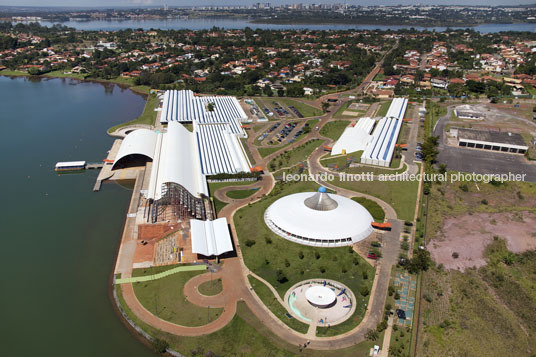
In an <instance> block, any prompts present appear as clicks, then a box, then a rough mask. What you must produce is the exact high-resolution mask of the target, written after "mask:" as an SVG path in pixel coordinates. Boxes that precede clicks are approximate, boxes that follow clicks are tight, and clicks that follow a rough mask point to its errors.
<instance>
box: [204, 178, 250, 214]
mask: <svg viewBox="0 0 536 357" xmlns="http://www.w3.org/2000/svg"><path fill="white" fill-rule="evenodd" d="M254 182H255V181H236V182H209V183H208V190H209V192H210V196H211V198H212V200H213V201H214V208H215V209H216V214H218V213H219V212H220V211H221V209H222V208H223V207H225V206H227V202H222V201H220V200H218V199H217V198H216V197H214V192H216V191H217V190H219V189H220V188H222V187H227V186H244V185H251V184H252V183H254Z"/></svg>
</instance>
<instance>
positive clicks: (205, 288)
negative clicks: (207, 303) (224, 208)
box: [197, 279, 223, 296]
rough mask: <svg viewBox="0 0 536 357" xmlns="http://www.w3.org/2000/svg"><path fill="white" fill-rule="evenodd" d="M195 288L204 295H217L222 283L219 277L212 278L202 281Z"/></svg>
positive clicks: (221, 288)
mask: <svg viewBox="0 0 536 357" xmlns="http://www.w3.org/2000/svg"><path fill="white" fill-rule="evenodd" d="M197 290H198V291H199V292H200V293H201V294H203V295H206V296H213V295H217V294H219V293H221V292H222V290H223V285H222V283H221V279H214V280H212V281H205V282H204V283H201V284H199V286H198V287H197Z"/></svg>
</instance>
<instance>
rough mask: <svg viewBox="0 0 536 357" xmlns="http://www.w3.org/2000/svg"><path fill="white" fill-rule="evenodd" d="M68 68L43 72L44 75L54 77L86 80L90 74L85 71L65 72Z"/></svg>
mask: <svg viewBox="0 0 536 357" xmlns="http://www.w3.org/2000/svg"><path fill="white" fill-rule="evenodd" d="M65 71H66V70H58V71H51V72H48V73H45V74H43V76H44V77H52V78H73V79H79V80H84V79H85V78H86V77H87V76H88V75H87V74H83V73H64V72H65Z"/></svg>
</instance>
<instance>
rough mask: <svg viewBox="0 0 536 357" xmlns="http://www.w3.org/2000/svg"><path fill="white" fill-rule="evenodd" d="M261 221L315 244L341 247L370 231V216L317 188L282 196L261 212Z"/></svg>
mask: <svg viewBox="0 0 536 357" xmlns="http://www.w3.org/2000/svg"><path fill="white" fill-rule="evenodd" d="M264 221H265V222H266V224H267V225H268V227H269V228H270V229H271V230H272V231H273V232H274V233H276V234H277V235H279V236H281V237H283V238H285V239H288V240H290V241H293V242H296V243H299V244H304V245H310V246H315V247H341V246H346V245H351V244H354V243H356V242H359V241H361V240H363V239H365V238H367V237H368V236H369V235H370V234H371V233H372V231H373V229H372V226H371V223H372V221H373V218H372V216H371V215H370V213H369V212H368V211H367V209H366V208H365V207H363V206H362V205H360V204H359V203H357V202H355V201H352V200H351V199H349V198H346V197H343V196H339V195H336V194H328V193H326V189H325V188H324V187H321V188H320V189H319V192H317V193H313V192H302V193H295V194H292V195H289V196H285V197H282V198H280V199H278V200H277V201H275V202H274V203H272V204H271V205H270V206H269V207H268V209H267V210H266V211H265V213H264Z"/></svg>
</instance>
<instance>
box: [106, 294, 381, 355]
mask: <svg viewBox="0 0 536 357" xmlns="http://www.w3.org/2000/svg"><path fill="white" fill-rule="evenodd" d="M115 289H116V293H117V297H118V300H119V304H120V305H121V308H122V310H123V311H124V312H125V313H126V315H127V316H128V317H129V318H130V319H131V320H132V321H133V322H134V323H135V324H136V325H138V326H139V327H141V328H142V329H143V330H144V331H145V332H147V333H149V334H150V335H151V336H154V337H157V338H159V339H162V340H165V341H167V342H168V343H169V345H170V346H171V348H173V349H174V350H175V351H178V352H180V353H182V354H183V355H185V356H204V355H205V354H208V353H209V352H212V353H213V354H216V355H217V356H243V357H246V356H248V357H249V356H255V357H264V356H273V357H286V356H298V355H300V356H310V357H324V356H327V357H331V356H333V357H339V356H364V355H365V354H368V351H369V350H370V348H371V347H372V346H373V345H374V344H377V343H378V342H377V341H376V342H371V341H365V342H363V343H360V344H358V345H356V346H352V347H350V348H346V349H342V350H332V351H315V350H307V349H305V350H303V351H302V352H299V351H298V347H297V346H294V345H291V344H288V343H286V342H285V341H282V340H280V339H279V338H278V337H277V336H276V335H274V334H273V333H272V332H271V331H270V330H268V328H266V327H265V326H264V325H263V324H262V323H261V322H260V321H259V320H258V319H257V318H256V317H255V315H253V313H252V312H251V310H249V308H248V307H247V305H246V303H244V302H238V304H237V314H236V315H235V317H234V318H233V319H232V320H231V322H230V323H229V324H228V325H227V326H225V327H224V328H223V329H221V330H219V331H217V332H215V333H212V334H210V335H206V336H199V337H184V336H176V335H172V334H169V333H165V332H162V331H160V330H157V329H155V328H153V327H151V326H149V325H147V324H146V323H144V322H143V321H141V320H140V319H139V318H138V317H136V316H135V315H134V314H133V313H132V311H131V310H130V309H129V308H128V306H127V305H126V303H125V300H124V298H123V296H122V293H121V288H120V286H119V285H116V288H115ZM380 341H381V339H380Z"/></svg>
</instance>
